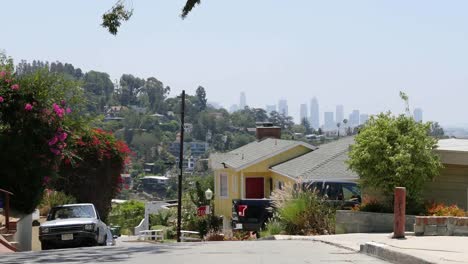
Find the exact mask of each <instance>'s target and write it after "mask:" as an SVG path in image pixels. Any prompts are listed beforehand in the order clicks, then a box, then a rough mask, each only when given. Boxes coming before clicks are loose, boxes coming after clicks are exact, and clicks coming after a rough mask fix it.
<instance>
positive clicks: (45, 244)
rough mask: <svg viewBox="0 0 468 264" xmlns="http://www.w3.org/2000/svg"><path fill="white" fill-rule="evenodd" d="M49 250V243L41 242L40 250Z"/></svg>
mask: <svg viewBox="0 0 468 264" xmlns="http://www.w3.org/2000/svg"><path fill="white" fill-rule="evenodd" d="M49 249H52V247H51V246H50V244H49V243H47V242H41V250H49Z"/></svg>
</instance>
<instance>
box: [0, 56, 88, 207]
mask: <svg viewBox="0 0 468 264" xmlns="http://www.w3.org/2000/svg"><path fill="white" fill-rule="evenodd" d="M78 88H79V87H78V86H77V84H76V83H74V82H72V81H69V80H66V79H63V78H60V77H58V76H57V75H54V74H52V73H49V72H46V71H38V72H36V73H34V74H30V75H27V76H18V75H17V74H16V73H15V72H14V69H13V64H12V61H11V60H10V61H8V60H6V59H5V56H3V55H2V54H0V188H2V189H6V190H9V191H11V192H13V193H14V196H13V197H12V200H11V206H12V209H13V210H15V211H17V212H18V213H24V214H28V213H31V212H32V211H33V210H34V209H35V208H36V207H37V205H38V204H39V203H40V200H41V198H42V194H43V191H44V188H45V186H46V185H47V183H48V182H49V181H50V179H52V178H54V177H56V175H57V172H58V168H59V164H60V162H61V160H62V158H63V156H64V155H66V153H67V137H68V135H69V128H68V127H67V125H66V123H67V119H69V115H70V114H71V112H72V109H70V108H69V106H68V102H74V101H75V100H77V96H79V89H78Z"/></svg>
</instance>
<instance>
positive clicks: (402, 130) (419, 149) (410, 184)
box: [349, 113, 441, 201]
mask: <svg viewBox="0 0 468 264" xmlns="http://www.w3.org/2000/svg"><path fill="white" fill-rule="evenodd" d="M429 128H430V124H429V123H426V124H423V123H418V122H415V121H414V119H413V118H411V117H408V116H404V115H400V116H397V117H394V116H391V114H390V113H387V114H380V115H378V116H376V117H371V118H370V119H369V121H368V122H367V124H366V125H365V126H364V127H363V128H362V129H361V130H360V133H359V134H358V135H357V136H356V138H355V141H356V144H355V145H353V147H352V149H351V151H350V153H349V158H350V159H349V167H350V168H351V169H352V170H353V171H355V172H356V173H358V174H359V176H360V179H361V184H362V186H363V187H364V188H366V187H375V188H377V189H379V190H381V191H382V192H383V194H384V195H386V196H387V197H392V193H393V190H394V188H395V187H398V186H401V187H406V188H407V195H408V198H409V200H412V201H417V200H419V198H420V194H421V192H422V190H423V187H424V184H425V183H426V182H427V181H429V180H431V179H432V178H433V177H434V176H436V175H438V173H439V170H440V168H441V163H440V161H439V158H438V156H436V154H434V152H433V149H434V148H435V147H436V143H437V141H436V140H435V139H434V138H432V137H430V136H429Z"/></svg>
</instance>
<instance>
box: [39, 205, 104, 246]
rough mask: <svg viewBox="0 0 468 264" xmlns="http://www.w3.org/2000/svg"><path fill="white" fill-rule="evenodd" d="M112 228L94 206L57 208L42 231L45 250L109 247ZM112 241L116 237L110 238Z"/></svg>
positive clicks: (40, 233) (53, 209)
mask: <svg viewBox="0 0 468 264" xmlns="http://www.w3.org/2000/svg"><path fill="white" fill-rule="evenodd" d="M107 236H108V227H107V225H106V224H105V223H103V222H102V221H101V219H100V217H99V214H98V212H97V210H96V208H95V207H94V205H93V204H86V203H83V204H66V205H61V206H57V207H54V208H52V209H51V210H50V212H49V215H48V216H47V221H46V222H45V223H43V224H41V226H40V228H39V239H40V241H41V245H42V246H41V247H42V250H47V249H54V248H62V247H72V246H97V245H106V241H107V239H108V237H107ZM109 239H112V238H109Z"/></svg>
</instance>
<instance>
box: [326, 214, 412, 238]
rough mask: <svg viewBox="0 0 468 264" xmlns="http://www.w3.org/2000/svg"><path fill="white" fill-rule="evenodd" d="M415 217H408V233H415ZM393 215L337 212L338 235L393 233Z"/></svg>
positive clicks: (336, 226)
mask: <svg viewBox="0 0 468 264" xmlns="http://www.w3.org/2000/svg"><path fill="white" fill-rule="evenodd" d="M414 223H415V216H413V215H407V216H406V231H413V226H414ZM391 232H393V214H384V213H369V212H359V211H347V210H338V211H336V223H335V233H336V234H347V233H391Z"/></svg>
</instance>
